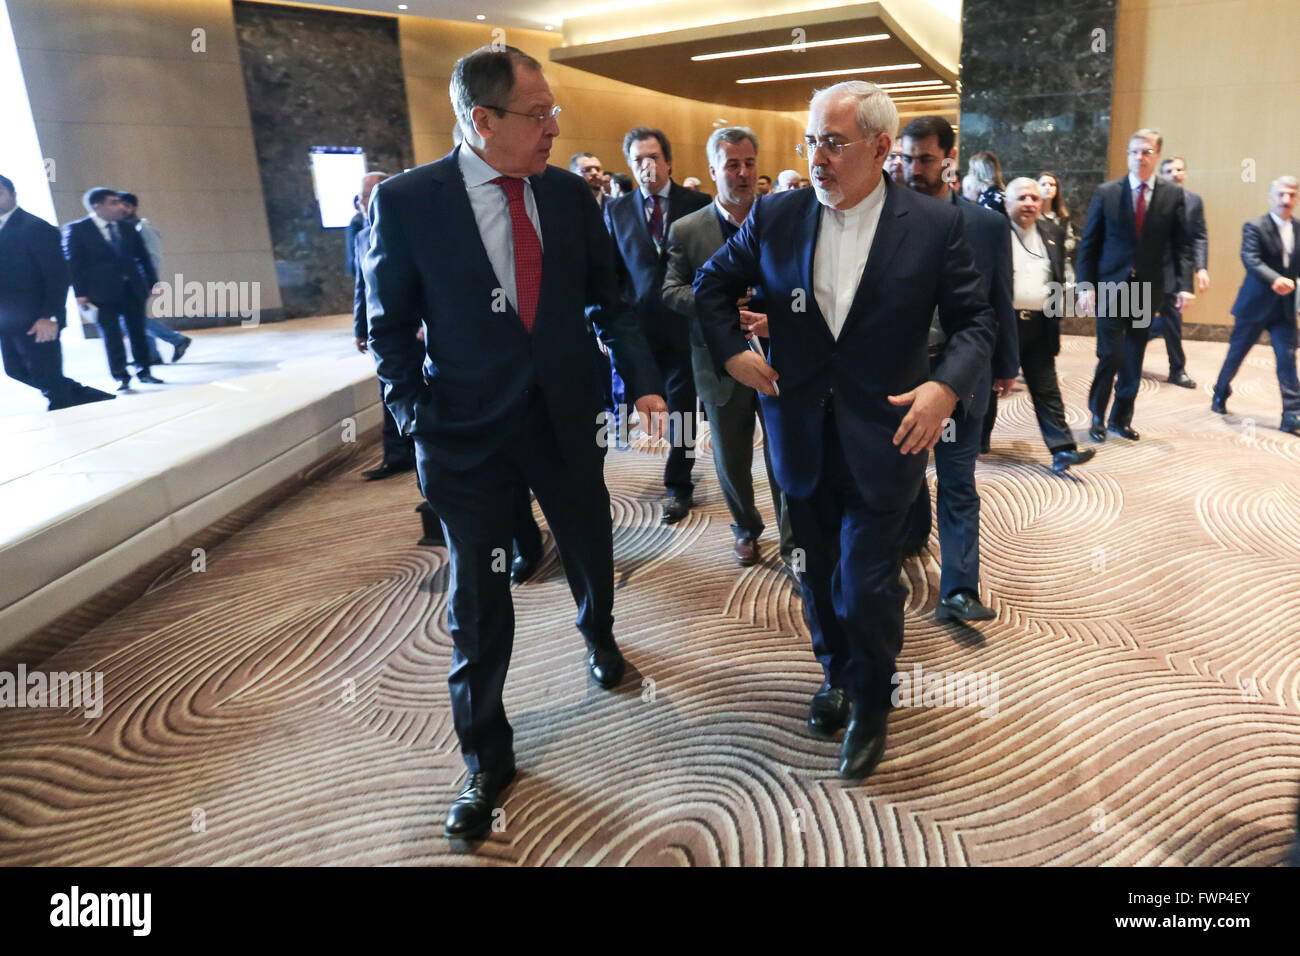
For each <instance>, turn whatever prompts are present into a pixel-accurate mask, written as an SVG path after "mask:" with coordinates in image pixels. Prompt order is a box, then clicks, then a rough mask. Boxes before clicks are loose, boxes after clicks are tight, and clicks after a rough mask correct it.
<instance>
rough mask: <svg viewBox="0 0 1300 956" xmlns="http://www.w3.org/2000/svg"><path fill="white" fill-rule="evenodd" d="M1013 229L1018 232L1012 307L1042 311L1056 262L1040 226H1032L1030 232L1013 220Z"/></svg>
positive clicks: (1014, 246) (1014, 242) (1014, 247)
mask: <svg viewBox="0 0 1300 956" xmlns="http://www.w3.org/2000/svg"><path fill="white" fill-rule="evenodd" d="M1011 228H1012V229H1014V230H1015V231H1016V235H1015V238H1013V239H1012V241H1011V269H1012V277H1013V288H1012V296H1011V307H1012V308H1013V309H1016V310H1020V309H1028V310H1030V311H1033V312H1041V311H1043V306H1044V305H1046V304H1047V293H1048V287H1047V284H1048V283H1049V282H1051V281H1052V263H1051V260H1050V259H1048V258H1047V244H1046V243H1045V242H1044V241H1043V236H1042V233H1040V232H1039V231H1038V225H1037V224H1036V223H1031V224H1030V226H1029V228H1028V229H1021V228H1020V226H1019V224H1017V223H1016V221H1015V220H1014V219H1013V220H1012V221H1011Z"/></svg>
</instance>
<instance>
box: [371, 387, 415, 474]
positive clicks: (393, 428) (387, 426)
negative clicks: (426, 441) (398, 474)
mask: <svg viewBox="0 0 1300 956" xmlns="http://www.w3.org/2000/svg"><path fill="white" fill-rule="evenodd" d="M379 407H380V408H382V409H383V410H384V428H383V442H384V464H385V465H393V466H395V467H404V466H406V465H413V464H415V439H414V438H411V437H410V436H409V435H403V434H402V431H401V429H400V428H398V427H397V419H395V418H393V413H392V412H390V411H389V410H388V406H387V405H386V404H384V383H383V382H380V383H379Z"/></svg>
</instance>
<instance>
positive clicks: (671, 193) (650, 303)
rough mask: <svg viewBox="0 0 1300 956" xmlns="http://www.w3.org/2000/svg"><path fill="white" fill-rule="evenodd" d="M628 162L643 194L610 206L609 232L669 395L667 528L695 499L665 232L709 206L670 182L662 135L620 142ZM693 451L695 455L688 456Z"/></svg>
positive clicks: (682, 320) (687, 339) (688, 400)
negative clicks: (667, 297) (668, 300)
mask: <svg viewBox="0 0 1300 956" xmlns="http://www.w3.org/2000/svg"><path fill="white" fill-rule="evenodd" d="M623 156H624V157H625V158H626V159H627V164H628V166H630V167H631V169H632V173H633V175H634V176H635V177H636V180H637V183H638V184H639V185H640V188H639V189H637V190H635V191H633V192H631V193H629V194H628V195H626V196H620V197H619V198H618V199H615V200H613V201H612V202H609V203H606V204H605V225H606V227H607V228H608V229H609V234H610V235H611V236H613V237H614V244H615V246H617V248H618V274H619V284H620V286H621V290H622V296H623V303H624V305H625V306H626V307H627V308H629V309H631V310H632V312H633V313H634V314H635V315H636V317H637V320H638V322H639V323H640V325H641V329H642V332H643V333H644V334H645V337H646V341H647V342H649V344H650V350H651V351H652V352H653V353H654V358H655V365H656V366H657V368H658V372H659V375H660V376H661V377H662V378H663V380H664V386H665V388H666V389H667V398H668V411H669V413H670V424H672V425H674V426H675V427H673V428H672V429H671V430H670V433H669V436H668V438H669V441H670V442H672V446H673V447H672V450H671V451H670V452H669V453H668V463H667V465H666V466H665V467H664V488H665V489H666V490H667V493H668V500H667V502H666V503H665V504H664V511H663V523H664V524H676V523H677V522H678V521H681V520H682V519H683V518H685V517H686V515H687V513H688V512H689V511H690V510H691V507H692V505H693V504H694V500H693V499H692V497H691V495H692V492H693V491H694V489H695V485H694V483H693V482H692V481H691V466H692V465H693V464H694V462H695V460H694V455H693V449H692V446H693V445H694V436H695V432H696V429H695V428H694V427H693V426H694V424H695V373H694V371H693V370H692V368H691V333H690V321H689V319H688V318H687V316H684V315H682V314H680V313H678V312H674V311H673V310H672V309H670V308H669V307H668V306H667V305H665V304H664V300H663V288H664V276H665V275H666V274H667V272H668V242H667V236H668V228H669V227H670V226H671V225H672V224H673V223H674V222H676V221H677V220H678V219H680V218H682V216H685V215H687V214H688V213H692V212H695V210H697V209H703V208H704V207H705V206H707V205H708V204H709V203H710V202H711V201H712V200H711V199H710V197H709V196H707V195H705V194H704V193H699V192H696V191H695V190H693V189H687V188H686V187H685V186H679V185H678V184H677V183H675V182H673V180H672V169H673V147H672V144H671V143H669V142H668V137H667V136H665V135H664V133H663V130H658V129H653V128H651V127H649V126H638V127H636V128H634V129H631V130H629V131H628V133H627V135H626V136H624V137H623ZM688 452H692V454H688Z"/></svg>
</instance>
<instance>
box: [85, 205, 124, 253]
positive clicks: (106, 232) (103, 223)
mask: <svg viewBox="0 0 1300 956" xmlns="http://www.w3.org/2000/svg"><path fill="white" fill-rule="evenodd" d="M90 218H91V219H93V220H94V221H95V225H96V226H98V227H99V234H100V235H101V236H103V237H104V241H105V242H107V243H108V244H109V245H110V246H111V245H112V244H113V233H112V231H111V230H110V229H109V228H108V225H109V224H108V220H107V219H100V218H99V216H97V215H96V214H95V213H93V212H92V213H91V214H90ZM121 228H122V227H121V226H118V229H119V232H118V236H119V237H121V235H122V233H121V232H120V230H121Z"/></svg>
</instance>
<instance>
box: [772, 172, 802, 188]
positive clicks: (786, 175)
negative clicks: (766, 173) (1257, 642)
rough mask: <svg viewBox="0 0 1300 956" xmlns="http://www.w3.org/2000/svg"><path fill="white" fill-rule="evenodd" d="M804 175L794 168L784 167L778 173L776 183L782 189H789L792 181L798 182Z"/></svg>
mask: <svg viewBox="0 0 1300 956" xmlns="http://www.w3.org/2000/svg"><path fill="white" fill-rule="evenodd" d="M802 178H803V177H802V176H800V175H799V172H798V171H797V170H794V169H783V170H781V171H780V172H779V173H777V174H776V184H777V185H778V186H780V187H781V188H782V189H788V188H789V187H790V184H791V183H797V182H798V181H799V180H800V179H802Z"/></svg>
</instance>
